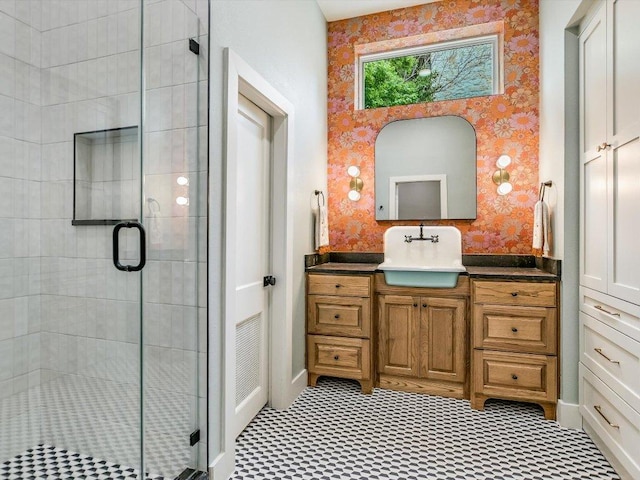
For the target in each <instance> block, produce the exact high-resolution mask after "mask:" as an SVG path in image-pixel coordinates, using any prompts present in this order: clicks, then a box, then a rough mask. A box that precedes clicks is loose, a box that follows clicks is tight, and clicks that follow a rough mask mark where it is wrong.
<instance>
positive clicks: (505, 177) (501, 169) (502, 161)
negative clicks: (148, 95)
mask: <svg viewBox="0 0 640 480" xmlns="http://www.w3.org/2000/svg"><path fill="white" fill-rule="evenodd" d="M510 164H511V157H510V156H509V155H500V157H498V160H497V161H496V167H498V170H496V171H495V172H493V177H492V179H493V183H495V184H496V185H498V195H506V194H507V193H509V192H511V190H513V185H511V183H509V172H507V171H506V170H505V168H507V167H508V166H509V165H510Z"/></svg>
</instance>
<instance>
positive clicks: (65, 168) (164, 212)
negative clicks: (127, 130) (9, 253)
mask: <svg viewBox="0 0 640 480" xmlns="http://www.w3.org/2000/svg"><path fill="white" fill-rule="evenodd" d="M79 3H82V5H81V6H80V5H79ZM70 5H73V6H74V7H76V6H78V8H71V7H70ZM137 5H138V1H137V0H127V1H114V0H109V1H108V2H107V1H104V0H103V1H97V0H92V1H86V2H73V1H70V0H51V1H48V2H42V9H43V10H42V23H43V25H42V30H43V33H42V70H41V72H40V79H41V83H42V88H41V89H40V90H39V92H40V100H41V103H42V122H43V128H42V131H41V137H42V151H43V155H42V158H43V161H42V192H41V195H40V198H39V200H40V205H39V209H40V212H39V213H40V216H41V224H40V225H39V227H40V230H41V231H42V238H41V243H40V245H41V250H42V252H41V253H42V258H41V262H40V268H41V269H42V279H41V294H42V318H41V321H40V326H41V331H42V333H41V343H42V347H41V348H42V353H41V356H42V365H43V367H44V369H43V372H42V378H43V380H52V379H61V381H64V382H65V384H68V383H69V382H68V381H67V380H66V378H68V377H69V376H70V375H72V376H73V378H78V379H82V378H85V379H87V380H91V379H97V380H101V381H108V382H109V383H108V385H112V386H113V388H116V386H119V385H122V386H126V385H131V384H136V383H138V382H139V378H138V353H137V349H138V338H139V321H138V312H137V305H138V303H137V302H138V299H139V293H140V292H139V287H138V281H137V280H136V275H131V274H126V273H122V272H118V271H116V270H115V269H114V268H113V266H112V263H111V251H110V249H111V239H110V233H111V229H110V228H109V227H101V226H96V227H86V226H82V227H72V226H71V222H70V220H71V215H72V211H71V208H72V201H73V199H72V181H73V165H72V158H73V133H75V132H82V131H90V130H100V129H106V128H118V127H123V126H130V125H136V124H138V121H137V117H138V99H139V97H138V93H137V89H138V70H139V65H138V63H137V62H138V53H139V52H138V50H137V49H138V45H137V41H138V37H137V36H138V22H139V18H140V17H139V11H138V9H137ZM145 9H146V10H145V19H146V22H147V23H146V26H145V31H146V32H147V35H148V36H147V37H146V44H145V45H146V48H145V56H146V59H147V61H148V73H147V78H146V81H147V88H148V89H149V90H148V95H147V105H148V110H147V118H148V119H149V121H148V123H147V125H146V128H145V138H148V142H147V144H146V145H145V173H147V174H148V175H147V176H146V178H145V195H144V197H145V198H146V199H153V200H154V201H155V202H157V206H158V211H155V210H154V213H153V215H151V213H152V212H151V210H149V208H150V207H149V205H150V204H151V202H150V201H147V202H144V203H145V205H143V212H142V213H143V215H144V216H145V220H144V222H145V224H146V225H147V227H148V236H149V243H148V247H149V248H148V263H147V268H145V271H144V274H143V275H144V277H143V278H144V280H143V282H144V285H145V295H144V298H145V303H144V304H143V309H144V318H145V322H146V324H145V335H146V336H145V346H146V354H147V361H146V370H145V375H146V376H147V379H148V380H147V386H148V389H147V390H148V393H149V395H148V402H147V409H146V415H147V427H148V429H149V430H150V432H152V433H151V434H152V435H154V434H157V435H160V436H162V437H163V438H165V440H167V441H165V442H164V443H163V444H164V445H165V448H166V446H167V445H168V444H170V445H171V447H170V449H171V450H174V451H176V452H179V454H180V455H182V456H183V457H184V459H185V460H184V463H185V464H187V463H189V464H191V465H193V463H192V462H191V461H190V459H193V449H191V448H190V447H189V445H188V434H189V433H190V432H191V431H192V430H193V429H194V428H195V426H196V423H195V416H196V411H197V410H196V409H197V408H198V406H199V410H200V412H204V411H205V408H204V405H205V401H206V398H205V395H206V389H205V388H202V387H201V388H200V390H198V389H197V388H196V382H197V379H196V378H195V372H196V362H197V361H198V358H200V359H201V360H202V364H201V365H202V367H201V369H200V374H201V379H205V378H206V375H205V374H203V372H206V369H205V368H204V365H206V362H205V355H204V349H205V348H206V340H201V344H200V345H197V344H196V341H195V339H196V333H197V332H199V331H200V332H202V330H203V329H206V277H204V276H203V273H204V272H206V268H205V264H204V259H206V241H205V238H206V229H205V228H204V227H203V226H200V228H198V223H197V222H198V221H200V222H202V225H204V224H205V222H206V210H205V209H206V190H205V185H206V183H205V178H206V168H207V163H206V152H207V146H206V138H207V137H206V132H207V127H206V125H205V123H206V118H207V117H206V104H207V102H206V92H207V89H206V72H207V65H206V57H207V53H206V43H207V37H206V35H201V36H200V44H201V55H200V57H196V56H195V55H193V54H191V53H189V52H188V50H187V42H186V40H187V38H189V37H195V36H196V35H197V33H198V31H200V32H206V28H207V21H208V19H207V18H206V16H207V15H208V6H207V2H206V1H202V0H198V1H192V2H186V3H183V2H178V1H175V0H170V1H157V2H145ZM194 9H195V13H194ZM196 13H197V14H198V15H200V16H201V24H200V25H199V24H198V20H197V17H196ZM203 16H204V18H202V17H203ZM198 29H199V30H198ZM198 62H200V68H198ZM198 74H200V78H199V80H200V83H198V81H197V80H198V78H197V75H198ZM198 88H200V95H201V102H200V105H201V108H200V109H198V108H197V93H198V91H197V89H198ZM198 115H199V118H198ZM198 141H200V142H201V144H200V146H199V149H197V148H196V145H197V142H198ZM198 151H199V152H200V156H199V157H198V155H197V152H198ZM180 176H184V177H186V178H188V179H189V183H188V185H178V183H177V179H178V177H180ZM178 196H184V197H185V198H189V203H188V205H178V204H177V203H176V201H175V200H176V197H178ZM154 208H155V207H154ZM154 228H155V230H156V231H155V234H154ZM123 233H124V232H123ZM126 249H127V250H128V251H130V252H132V253H131V256H134V255H133V252H135V251H137V241H136V239H135V238H129V239H128V243H127V245H126ZM185 260H186V261H185ZM198 271H199V272H201V274H200V282H201V285H200V287H199V289H196V288H195V284H196V280H197V278H198ZM205 338H206V336H205V335H202V334H201V339H205ZM199 347H200V349H201V351H200V356H199V357H198V351H197V350H198V348H199ZM71 383H72V384H75V381H74V382H71ZM46 391H47V392H54V391H55V390H54V389H47V390H46ZM48 395H49V396H50V395H51V393H48ZM88 398H89V400H88V401H89V402H91V400H90V397H88ZM168 398H169V399H171V401H170V402H168V405H169V407H167V401H166V399H168ZM134 400H135V397H134ZM198 402H199V405H198ZM43 403H44V405H45V407H47V406H49V405H52V404H54V403H55V401H54V399H53V398H44V399H43ZM59 408H65V407H64V406H57V407H56V409H59ZM167 408H168V410H167ZM83 412H84V414H86V415H91V416H92V417H93V418H91V419H88V420H89V421H92V420H96V419H97V418H98V416H99V414H98V413H99V408H98V406H97V405H93V406H91V405H89V406H88V408H87V409H85V410H83ZM74 415H75V416H74V418H75V417H77V416H79V415H81V413H74ZM185 415H186V418H187V423H185V422H184V421H178V422H177V423H176V422H172V421H169V420H168V419H171V418H185V417H184V416H185ZM205 418H206V416H205V415H204V414H203V415H201V419H202V420H203V421H204V419H205ZM98 420H99V421H96V425H97V427H101V428H102V426H103V427H104V428H107V425H108V422H105V421H104V419H103V418H102V417H100V419H98ZM116 421H118V422H120V425H119V427H118V428H119V429H121V430H122V427H123V424H124V425H125V426H126V425H130V426H131V427H135V425H133V424H134V423H136V422H135V421H131V418H130V417H127V418H122V419H120V418H116ZM52 425H53V423H51V422H44V423H43V438H42V439H41V440H42V441H45V442H53V441H54V440H55V441H58V442H61V441H64V442H67V445H65V446H67V447H69V448H74V447H75V448H77V449H78V448H80V447H82V446H81V445H80V446H75V445H72V444H71V443H70V442H73V436H70V435H71V432H73V429H69V432H70V433H69V436H65V435H61V434H60V432H55V431H53V430H52V428H53V427H52ZM125 430H126V429H125ZM128 431H129V432H130V433H132V432H133V433H134V434H137V432H136V431H135V428H130V429H129V430H128ZM204 433H205V430H204V429H203V434H204ZM204 439H205V437H204V435H203V441H202V442H201V445H202V446H201V451H202V452H204V451H205V449H204V444H205V440H204ZM150 445H151V447H149V448H150V449H152V448H153V445H154V444H153V443H151V444H150ZM180 452H181V453H180ZM82 453H88V454H94V455H96V456H100V452H87V451H84V450H82ZM160 453H161V452H153V451H148V452H147V454H148V458H150V459H153V458H160V457H162V455H159V454H160ZM114 454H115V455H118V452H117V449H116V451H115V452H114ZM127 455H128V454H124V453H122V458H123V459H125V460H127V459H129V458H128V457H127ZM110 460H114V461H119V459H118V458H117V456H116V458H110ZM123 461H124V460H123ZM205 465H206V455H204V454H202V455H201V456H200V467H201V468H202V467H204V466H205ZM177 466H178V465H174V467H177ZM162 468H165V467H164V466H162V465H159V464H158V465H154V464H153V462H151V463H150V464H149V465H148V469H149V470H151V471H154V470H155V471H159V470H160V471H161V469H162ZM167 468H168V467H167ZM161 473H167V474H169V473H173V474H174V475H175V474H177V473H179V472H170V471H161Z"/></svg>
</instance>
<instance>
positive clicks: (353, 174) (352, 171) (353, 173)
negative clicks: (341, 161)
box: [347, 165, 360, 177]
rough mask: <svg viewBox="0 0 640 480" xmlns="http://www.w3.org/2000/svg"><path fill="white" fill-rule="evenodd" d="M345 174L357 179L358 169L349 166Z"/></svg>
mask: <svg viewBox="0 0 640 480" xmlns="http://www.w3.org/2000/svg"><path fill="white" fill-rule="evenodd" d="M347 173H348V174H349V176H350V177H359V176H360V169H359V168H358V167H356V166H355V165H351V166H350V167H349V168H347Z"/></svg>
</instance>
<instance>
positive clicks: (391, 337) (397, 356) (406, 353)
mask: <svg viewBox="0 0 640 480" xmlns="http://www.w3.org/2000/svg"><path fill="white" fill-rule="evenodd" d="M418 302H419V299H417V298H415V299H414V298H413V297H410V296H404V295H380V296H379V297H378V306H379V309H380V310H379V316H378V318H379V340H378V356H379V358H378V360H379V361H378V371H379V372H380V373H385V374H388V375H404V376H410V377H417V376H418V327H419V312H420V305H419V303H418Z"/></svg>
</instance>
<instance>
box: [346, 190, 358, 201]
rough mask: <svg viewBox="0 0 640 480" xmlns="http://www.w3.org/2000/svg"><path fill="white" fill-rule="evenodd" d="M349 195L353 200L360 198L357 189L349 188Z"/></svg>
mask: <svg viewBox="0 0 640 480" xmlns="http://www.w3.org/2000/svg"><path fill="white" fill-rule="evenodd" d="M347 196H348V197H349V200H351V201H352V202H357V201H358V200H360V192H357V191H356V190H349V194H348V195H347Z"/></svg>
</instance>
